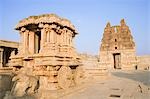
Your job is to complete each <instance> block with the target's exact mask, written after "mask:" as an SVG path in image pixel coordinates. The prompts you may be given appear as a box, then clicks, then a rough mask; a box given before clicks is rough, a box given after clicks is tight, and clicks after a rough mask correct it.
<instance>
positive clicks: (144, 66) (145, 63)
mask: <svg viewBox="0 0 150 99" xmlns="http://www.w3.org/2000/svg"><path fill="white" fill-rule="evenodd" d="M137 60H138V64H137V69H138V70H150V55H144V56H137Z"/></svg>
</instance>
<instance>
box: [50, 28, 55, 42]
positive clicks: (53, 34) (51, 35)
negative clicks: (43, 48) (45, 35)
mask: <svg viewBox="0 0 150 99" xmlns="http://www.w3.org/2000/svg"><path fill="white" fill-rule="evenodd" d="M49 33H50V43H52V44H54V42H55V41H54V39H55V38H54V36H55V32H54V30H51V31H50V32H49Z"/></svg>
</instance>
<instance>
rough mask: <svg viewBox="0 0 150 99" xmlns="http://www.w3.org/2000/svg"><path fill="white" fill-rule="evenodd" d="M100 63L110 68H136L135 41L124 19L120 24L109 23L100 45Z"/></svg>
mask: <svg viewBox="0 0 150 99" xmlns="http://www.w3.org/2000/svg"><path fill="white" fill-rule="evenodd" d="M99 56H100V59H99V60H100V63H101V65H103V66H106V67H107V68H108V69H110V70H111V69H135V67H136V64H137V60H136V55H135V43H134V41H133V37H132V35H131V31H130V29H129V27H128V26H127V25H126V23H125V21H124V19H122V20H121V22H120V25H119V26H111V25H110V23H107V25H106V27H105V29H104V34H103V38H102V41H101V46H100V54H99Z"/></svg>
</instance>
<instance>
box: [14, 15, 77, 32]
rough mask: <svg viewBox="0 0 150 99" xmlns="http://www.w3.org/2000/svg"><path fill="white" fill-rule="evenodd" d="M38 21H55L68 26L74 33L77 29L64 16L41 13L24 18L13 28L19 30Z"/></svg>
mask: <svg viewBox="0 0 150 99" xmlns="http://www.w3.org/2000/svg"><path fill="white" fill-rule="evenodd" d="M39 23H57V24H59V25H60V26H63V27H68V28H70V29H71V30H73V31H74V32H75V33H77V31H76V30H75V27H74V25H73V24H71V22H70V21H69V20H67V19H65V18H61V17H59V16H57V15H56V14H42V15H38V16H30V17H28V18H25V19H23V20H21V21H19V23H18V24H17V25H16V27H15V29H16V30H19V29H20V28H21V27H23V26H27V25H29V24H39Z"/></svg>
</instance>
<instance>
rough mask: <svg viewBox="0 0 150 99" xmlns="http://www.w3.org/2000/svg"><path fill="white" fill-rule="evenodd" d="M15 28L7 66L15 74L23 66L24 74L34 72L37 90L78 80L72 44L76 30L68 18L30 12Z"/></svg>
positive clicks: (77, 65)
mask: <svg viewBox="0 0 150 99" xmlns="http://www.w3.org/2000/svg"><path fill="white" fill-rule="evenodd" d="M15 29H16V30H18V31H19V33H20V38H21V39H20V45H19V48H18V54H17V55H13V54H12V55H11V57H10V59H11V60H10V62H9V66H12V67H13V68H14V71H15V73H16V74H19V73H17V71H20V70H21V69H20V68H24V71H25V73H26V74H27V75H32V76H37V77H38V78H39V84H40V85H39V90H40V91H41V90H58V89H67V88H69V87H70V86H72V85H76V84H78V83H79V81H80V80H79V79H80V74H78V70H80V69H79V67H80V58H79V57H78V54H77V53H76V50H75V48H74V45H73V38H74V37H75V35H76V34H78V33H77V31H76V29H75V27H74V26H73V25H72V24H71V22H70V21H69V20H67V19H64V18H60V17H59V16H57V15H55V14H44V15H39V16H30V17H28V18H25V19H23V20H21V21H20V22H19V23H18V24H17V26H16V28H15ZM72 83H73V84H72Z"/></svg>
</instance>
